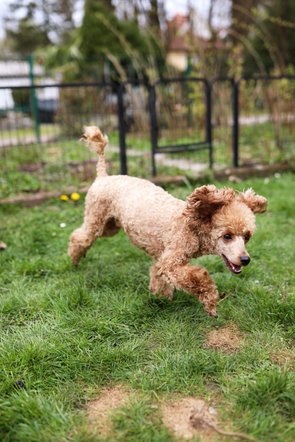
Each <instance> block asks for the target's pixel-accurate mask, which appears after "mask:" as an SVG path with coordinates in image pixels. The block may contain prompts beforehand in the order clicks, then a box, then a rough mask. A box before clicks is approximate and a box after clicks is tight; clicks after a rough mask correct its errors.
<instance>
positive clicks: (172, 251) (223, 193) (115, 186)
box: [68, 126, 267, 316]
mask: <svg viewBox="0 0 295 442" xmlns="http://www.w3.org/2000/svg"><path fill="white" fill-rule="evenodd" d="M82 139H83V140H84V141H85V142H86V143H87V144H88V145H89V146H90V147H92V148H93V149H94V150H95V151H96V152H97V153H98V156H99V160H98V166H97V178H96V179H95V181H94V183H93V184H92V186H91V187H90V189H89V191H88V194H87V196H86V204H85V212H84V222H83V224H82V226H81V227H80V228H78V229H76V230H75V231H74V232H73V233H72V235H71V237H70V241H69V250H68V251H69V255H70V256H71V259H72V262H73V264H78V262H79V260H80V259H81V257H83V256H85V255H86V252H87V250H88V249H89V248H90V247H91V245H92V244H93V242H94V241H95V240H96V239H97V238H98V237H101V236H113V235H115V234H116V233H117V232H118V231H119V230H120V229H123V230H124V232H125V233H126V234H127V235H128V237H129V238H130V240H131V242H132V243H133V244H134V245H136V246H137V247H139V248H141V249H143V250H144V251H145V252H146V253H147V254H148V255H150V256H151V258H152V259H153V264H152V266H151V269H150V290H151V291H152V292H153V293H157V294H159V295H162V296H165V297H168V298H172V295H173V291H174V289H175V288H177V289H180V290H184V291H186V292H188V293H191V294H192V295H193V296H195V297H197V298H198V299H199V300H200V302H202V303H203V305H204V309H205V310H206V311H207V312H208V313H209V314H210V315H212V316H216V315H217V312H216V306H217V301H218V292H217V289H216V286H215V284H214V282H213V280H212V279H211V278H210V276H209V273H208V271H207V270H206V269H204V268H203V267H201V266H198V265H190V264H189V261H190V259H191V258H197V257H199V256H202V255H209V254H214V255H219V256H221V257H222V258H223V259H224V260H225V261H226V264H227V266H228V267H229V268H230V269H231V270H232V271H233V272H236V273H237V272H240V269H241V258H242V257H244V258H245V256H246V257H248V256H249V255H248V253H247V251H246V248H245V242H246V241H247V240H248V238H249V237H250V236H251V235H252V234H253V233H254V230H255V216H254V213H259V212H262V211H264V210H265V209H266V204H267V201H266V199H265V198H263V197H261V196H259V195H256V194H255V193H254V192H253V190H252V189H249V190H247V191H246V192H243V193H237V192H235V191H234V190H233V189H229V188H223V189H217V188H216V187H215V186H214V185H208V186H201V187H199V188H197V189H195V190H194V191H193V192H192V193H191V195H189V196H188V198H187V201H186V202H185V201H182V200H179V199H177V198H174V197H173V196H172V195H170V194H169V193H167V192H165V191H164V190H163V189H162V188H160V187H157V186H155V185H154V184H152V183H151V182H149V181H147V180H144V179H140V178H135V177H129V176H121V175H117V176H108V175H107V172H106V165H105V158H104V148H105V146H106V144H107V142H108V139H107V137H106V136H105V135H103V134H102V133H101V131H100V130H99V129H98V128H96V127H95V126H90V127H86V128H85V132H84V135H83V137H82ZM226 234H227V235H230V237H231V240H230V241H229V240H226V239H225V236H224V235H226Z"/></svg>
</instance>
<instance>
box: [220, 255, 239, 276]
mask: <svg viewBox="0 0 295 442" xmlns="http://www.w3.org/2000/svg"><path fill="white" fill-rule="evenodd" d="M222 257H223V260H224V262H225V264H226V266H227V268H228V269H229V270H230V271H231V272H233V273H241V271H242V266H239V265H237V264H234V263H233V262H231V261H230V260H229V259H227V257H226V256H225V255H222Z"/></svg>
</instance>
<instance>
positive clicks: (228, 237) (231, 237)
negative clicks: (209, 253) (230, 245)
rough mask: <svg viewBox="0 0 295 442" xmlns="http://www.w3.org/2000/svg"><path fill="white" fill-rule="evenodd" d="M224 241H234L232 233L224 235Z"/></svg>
mask: <svg viewBox="0 0 295 442" xmlns="http://www.w3.org/2000/svg"><path fill="white" fill-rule="evenodd" d="M223 239H225V240H226V241H230V240H231V239H233V236H232V235H231V234H230V233H226V234H225V235H223Z"/></svg>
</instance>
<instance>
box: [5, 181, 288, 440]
mask: <svg viewBox="0 0 295 442" xmlns="http://www.w3.org/2000/svg"><path fill="white" fill-rule="evenodd" d="M217 184H218V185H219V186H221V185H223V184H224V183H217ZM235 186H236V187H237V188H238V189H243V188H246V187H247V186H253V188H254V189H255V190H256V191H257V192H260V193H261V194H263V195H265V196H266V197H267V198H268V199H269V211H268V212H267V213H266V214H263V215H260V216H258V217H257V224H258V228H257V233H256V234H255V235H254V237H253V239H252V240H251V241H250V243H249V247H248V250H249V252H250V254H251V257H252V262H251V264H250V266H249V267H247V268H245V269H244V271H243V273H242V274H241V275H240V276H235V275H232V274H230V273H229V272H228V270H227V269H226V268H225V266H224V264H223V263H222V262H221V260H220V259H219V258H218V257H203V258H202V259H200V260H199V261H200V262H201V263H203V264H204V265H206V266H207V268H208V270H209V272H210V274H211V275H212V276H213V278H214V280H215V281H216V283H217V286H218V288H219V291H220V292H222V293H223V292H224V293H225V294H226V295H225V297H224V298H223V299H222V300H221V301H220V304H219V309H218V310H219V317H218V319H213V318H210V317H209V316H207V315H206V313H204V311H203V308H202V306H201V304H200V303H199V302H198V301H197V300H196V299H194V298H193V297H191V296H189V295H187V294H185V293H183V292H177V293H176V295H175V298H174V300H173V301H172V302H171V301H166V300H163V299H158V298H156V297H154V296H153V295H151V294H150V293H149V291H148V269H149V265H150V260H149V258H148V257H147V256H146V255H145V254H144V253H143V252H141V251H140V250H138V249H136V248H135V247H133V246H132V245H131V244H130V243H129V241H128V239H127V237H126V236H125V235H124V234H122V233H119V234H118V235H117V236H115V237H113V238H105V239H100V240H98V241H97V242H96V244H95V245H94V246H93V247H92V249H91V250H90V251H89V253H88V255H87V258H86V259H84V260H83V261H82V263H81V264H80V266H79V267H78V268H73V267H72V266H71V264H70V261H69V258H68V257H67V254H66V249H67V241H68V237H69V234H70V232H71V231H72V230H73V229H74V228H76V227H77V226H79V225H80V223H81V220H82V213H83V203H82V201H80V202H78V203H77V204H74V203H70V202H64V203H63V202H61V201H59V200H51V201H49V202H48V203H46V204H44V205H42V206H39V207H36V208H21V207H19V206H2V207H0V211H1V214H0V217H1V218H0V219H1V224H0V240H1V241H5V243H6V244H7V249H6V250H5V251H2V252H0V268H1V274H0V293H1V295H0V311H1V340H0V342H1V348H0V364H1V367H0V377H1V381H0V389H1V390H0V391H1V394H0V439H1V440H2V441H21V442H34V441H38V442H39V441H40V442H41V441H42V442H44V441H80V442H90V441H98V440H108V441H134V442H137V441H146V442H149V441H161V442H162V441H173V440H175V439H174V438H173V436H172V434H171V433H169V431H168V429H167V428H165V427H164V425H163V424H162V421H161V413H160V408H159V404H161V403H163V402H165V401H169V400H171V399H173V400H175V399H176V398H185V397H189V396H194V397H197V398H200V399H203V400H205V401H206V403H208V404H212V405H213V406H214V408H215V409H216V410H217V412H218V422H219V424H218V425H219V427H220V428H223V429H227V430H232V431H239V432H243V433H246V434H248V435H250V436H252V437H254V438H256V439H257V440H261V441H268V442H269V441H276V442H281V441H284V442H287V441H289V442H291V441H294V440H295V423H294V422H295V373H294V368H295V364H294V360H295V351H294V343H295V290H294V287H295V273H294V260H295V253H294V230H295V193H294V191H292V190H291V189H294V188H295V176H294V175H292V174H286V175H281V176H280V175H276V177H270V178H269V179H252V180H251V181H246V182H242V183H240V184H238V185H235ZM170 191H171V192H173V194H175V195H176V196H178V197H181V198H185V196H186V195H187V194H188V193H189V192H190V191H191V188H189V187H187V188H185V187H182V188H181V187H180V188H174V189H170ZM64 224H65V225H64ZM225 327H228V328H229V329H231V330H235V331H236V335H237V336H238V340H239V344H238V345H237V346H236V348H235V349H232V350H231V351H228V349H226V348H224V347H222V346H219V347H218V346H217V347H214V346H210V345H208V336H209V335H210V332H211V333H212V331H213V330H215V331H217V332H218V333H222V330H224V328H225ZM118 385H121V386H122V385H123V386H124V387H125V388H127V389H130V390H132V391H133V396H132V399H131V400H130V401H127V403H125V404H124V406H123V407H122V408H120V409H119V410H117V411H115V412H114V413H113V415H112V421H113V425H112V428H109V434H108V435H105V436H99V435H97V434H96V435H95V430H94V429H93V426H89V424H88V421H87V417H86V415H87V412H86V410H87V407H88V405H87V404H88V403H89V401H90V400H92V399H95V398H97V397H98V396H99V394H100V392H101V390H102V389H103V388H105V387H114V386H118ZM214 437H215V439H214V440H233V439H232V438H224V437H223V438H222V437H221V436H219V435H216V436H214ZM195 440H198V439H197V438H196V439H195Z"/></svg>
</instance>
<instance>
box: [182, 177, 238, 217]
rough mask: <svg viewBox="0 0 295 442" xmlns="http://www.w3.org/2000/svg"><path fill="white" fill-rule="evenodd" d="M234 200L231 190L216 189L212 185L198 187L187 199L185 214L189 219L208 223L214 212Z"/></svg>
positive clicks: (233, 192) (233, 193)
mask: <svg viewBox="0 0 295 442" xmlns="http://www.w3.org/2000/svg"><path fill="white" fill-rule="evenodd" d="M234 198H235V191H234V190H233V189H229V188H223V189H217V188H216V187H215V186H213V185H208V186H202V187H198V188H197V189H195V190H194V191H193V193H191V195H189V197H188V198H187V205H186V210H185V214H186V215H188V216H189V217H190V218H192V217H193V218H198V219H201V220H203V221H210V219H211V217H212V215H213V214H214V212H216V211H217V210H218V209H220V208H221V207H222V206H225V205H226V204H229V203H230V202H231V201H233V199H234Z"/></svg>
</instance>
